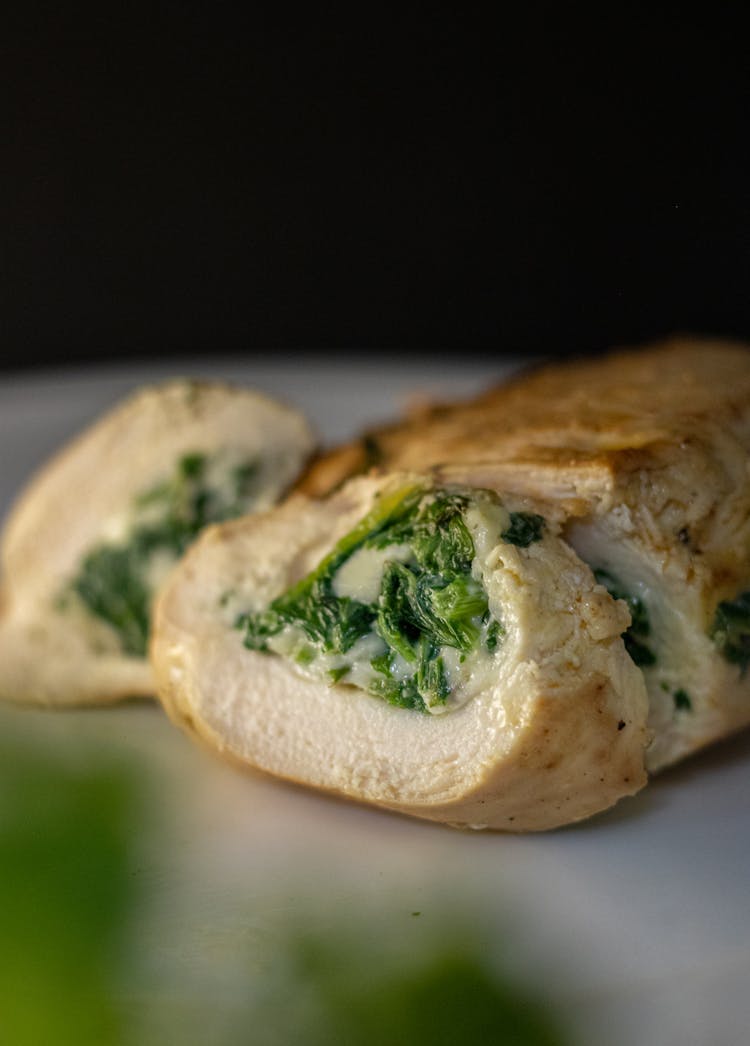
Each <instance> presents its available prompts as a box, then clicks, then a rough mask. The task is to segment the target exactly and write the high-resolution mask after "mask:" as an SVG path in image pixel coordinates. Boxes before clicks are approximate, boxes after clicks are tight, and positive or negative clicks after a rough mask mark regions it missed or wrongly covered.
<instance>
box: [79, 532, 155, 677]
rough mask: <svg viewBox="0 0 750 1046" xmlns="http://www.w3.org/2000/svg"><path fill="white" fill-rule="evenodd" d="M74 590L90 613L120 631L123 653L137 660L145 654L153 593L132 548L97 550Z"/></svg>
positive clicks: (83, 565) (84, 568)
mask: <svg viewBox="0 0 750 1046" xmlns="http://www.w3.org/2000/svg"><path fill="white" fill-rule="evenodd" d="M72 587H73V590H74V592H76V594H77V595H78V596H79V597H80V599H82V600H83V602H84V604H85V605H86V606H87V607H88V609H89V611H90V612H91V613H92V614H94V615H95V616H96V617H98V618H101V620H103V621H105V622H106V623H107V624H108V625H111V627H112V628H113V629H114V630H115V632H117V635H118V636H119V639H120V645H121V646H122V650H123V653H125V654H129V655H132V656H134V657H142V656H143V655H144V654H145V653H146V645H147V642H148V616H149V615H148V608H149V596H150V593H149V591H148V589H147V587H146V585H145V582H144V580H143V577H142V575H141V571H140V569H139V561H138V559H137V555H136V554H134V552H133V550H132V548H117V547H115V546H108V545H102V546H101V547H100V548H97V549H94V551H93V552H90V553H89V555H88V556H86V558H85V559H84V561H83V563H82V564H81V567H80V570H79V572H78V574H77V575H76V577H75V579H74V580H73V584H72Z"/></svg>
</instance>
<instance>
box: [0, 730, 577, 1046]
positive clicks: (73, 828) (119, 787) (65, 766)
mask: <svg viewBox="0 0 750 1046" xmlns="http://www.w3.org/2000/svg"><path fill="white" fill-rule="evenodd" d="M159 808H160V796H159V791H158V788H157V787H156V785H155V784H154V783H153V781H151V782H150V778H149V773H148V770H146V772H144V766H143V765H140V763H139V761H138V760H135V761H134V759H133V756H132V754H126V753H123V752H119V751H118V750H117V749H116V747H114V746H113V748H112V750H111V751H110V750H104V751H102V750H101V747H100V746H96V747H95V746H94V745H93V743H91V744H89V745H87V744H79V745H77V746H75V751H74V752H73V753H71V752H70V751H67V750H66V751H65V753H64V754H63V753H62V752H58V751H56V749H55V746H54V745H50V744H46V745H36V744H34V743H30V742H29V740H28V736H27V737H26V739H19V738H18V737H16V738H15V739H13V737H12V736H11V737H6V738H4V739H3V740H2V741H0V1044H1V1046H68V1044H71V1046H73V1044H75V1046H87V1044H96V1046H108V1044H113V1046H117V1044H123V1046H130V1044H133V1046H144V1044H150V1043H152V1042H153V1043H157V1042H158V1043H160V1044H164V1046H168V1044H170V1043H172V1042H174V1043H180V1044H181V1046H182V1044H190V1043H196V1044H197V1043H200V1044H201V1046H204V1044H215V1046H225V1044H226V1046H233V1044H235V1043H237V1044H239V1043H248V1044H257V1046H287V1044H289V1046H296V1044H299V1046H319V1044H320V1046H323V1044H325V1046H335V1044H338V1043H341V1044H347V1046H349V1044H351V1046H370V1044H372V1046H375V1044H386V1043H387V1044H396V1046H398V1044H401V1043H403V1044H409V1046H420V1044H422V1043H424V1044H428V1043H429V1044H430V1046H441V1044H444V1043H445V1044H448V1043H451V1044H453V1043H461V1044H472V1043H500V1044H506V1043H507V1044H512V1046H561V1044H563V1043H564V1042H567V1039H565V1038H564V1037H563V1036H562V1035H561V1034H560V1032H559V1031H558V1029H557V1026H556V1023H555V1021H554V1020H553V1019H552V1018H551V1017H550V1016H549V1013H548V1011H547V1010H546V1009H545V1008H544V1007H543V1006H541V1005H539V1002H538V1000H537V999H536V998H535V992H534V991H531V992H530V993H529V992H528V991H526V990H525V989H522V990H519V988H518V986H517V985H515V984H512V983H510V982H509V981H508V980H507V978H506V977H505V975H502V974H500V973H498V971H497V969H496V968H495V967H494V966H493V965H492V964H491V963H490V962H489V961H488V960H487V957H486V949H485V947H484V942H483V940H482V934H481V932H479V931H478V930H477V924H476V922H475V921H472V920H471V919H469V920H462V919H461V918H460V917H459V916H458V915H457V914H456V913H454V914H452V915H450V916H448V915H446V916H445V917H442V916H441V917H440V919H439V920H438V922H439V924H438V925H436V923H435V915H434V911H433V912H429V913H425V914H424V915H423V913H421V912H412V911H409V910H406V909H405V910H403V911H402V912H401V913H400V914H399V918H398V919H394V918H393V917H392V913H391V914H388V915H386V916H384V917H382V918H379V917H378V913H377V906H375V907H373V905H372V903H369V904H368V905H367V906H366V911H365V910H364V909H358V906H357V905H356V904H354V903H353V902H352V900H351V896H350V895H349V901H348V902H347V903H346V904H344V903H341V904H333V905H332V904H331V903H330V898H329V900H328V902H327V903H328V907H327V908H326V913H327V914H326V916H325V918H324V919H322V920H321V919H320V918H317V919H316V918H314V917H313V916H312V914H311V918H310V919H309V921H307V922H306V923H305V925H300V924H299V923H300V920H299V918H296V919H295V918H291V917H290V916H289V914H288V913H289V909H288V908H287V909H285V913H286V914H282V915H281V916H280V917H279V918H278V919H277V920H276V921H275V922H274V921H273V918H272V920H271V926H272V932H268V931H267V930H266V931H265V932H264V933H263V934H262V935H261V937H260V939H259V938H258V937H257V935H255V936H254V935H253V933H252V932H251V928H252V926H253V925H257V922H258V919H261V920H263V919H265V922H264V923H263V925H264V926H266V927H267V926H268V919H269V917H268V910H269V909H270V910H273V903H274V899H273V898H268V897H267V896H266V898H265V900H262V899H260V898H261V896H262V894H261V893H260V892H259V891H258V889H257V887H256V888H252V889H251V888H249V889H248V890H247V892H245V893H242V892H239V893H238V895H237V896H236V897H233V898H231V899H230V904H231V908H230V909H229V916H230V920H233V924H234V926H235V927H236V930H237V932H236V933H235V934H233V935H230V937H229V939H228V942H227V943H225V945H224V947H223V949H222V951H221V954H220V955H216V956H212V954H210V952H211V949H210V948H207V950H206V954H204V955H200V954H198V953H196V952H193V953H192V954H190V956H189V957H188V958H186V956H185V951H186V948H185V946H184V941H185V940H193V941H194V940H195V939H198V940H200V939H201V938H200V935H198V936H197V938H196V937H195V936H194V937H193V938H189V936H188V937H184V936H183V945H182V946H181V945H180V943H179V940H177V939H178V938H179V937H180V934H181V933H183V934H184V929H185V928H184V926H181V925H180V922H181V917H177V916H175V915H174V913H172V914H169V913H167V914H166V915H165V914H160V910H159V901H160V898H161V897H166V896H169V892H170V884H169V881H168V879H169V875H170V861H174V860H175V856H174V855H175V853H177V854H178V853H179V845H178V844H179V840H177V839H176V840H171V839H170V837H169V831H170V829H169V825H168V824H165V823H159V825H158V831H159V833H162V835H163V839H162V841H161V843H160V847H157V850H155V851H151V850H149V848H148V846H146V847H144V836H147V835H148V834H149V833H153V832H154V831H155V828H154V825H155V819H156V820H158V818H159ZM165 820H168V818H164V817H162V821H165ZM159 850H161V852H163V853H164V854H167V855H171V856H167V857H165V859H164V861H163V863H162V864H161V865H159V863H158V861H156V863H155V864H154V866H153V867H152V868H150V869H149V868H148V867H144V860H145V861H146V863H147V862H148V860H149V858H148V857H146V858H144V856H143V855H144V854H149V853H153V852H159ZM177 859H179V857H178V858H177ZM151 860H152V861H154V860H155V859H154V858H151ZM200 874H201V873H200V871H198V873H197V875H198V876H200ZM180 876H181V877H183V878H188V879H189V869H188V870H187V871H186V869H184V868H181V869H180ZM165 877H166V880H167V881H165ZM297 880H299V882H301V881H302V880H301V877H300V876H299V875H297ZM295 881H296V880H295V879H294V877H293V876H292V873H289V880H288V881H287V882H286V883H285V882H284V881H282V882H280V883H279V885H278V890H279V895H278V896H277V897H276V901H277V902H278V900H279V898H280V897H283V896H284V894H285V891H289V890H292V891H293V890H294V889H295V885H294V884H295ZM201 886H202V888H204V889H205V888H210V884H206V883H202V884H201ZM266 893H267V891H266ZM297 895H298V896H299V890H298V891H297ZM370 900H371V899H370ZM312 907H314V904H313V903H312V902H311V908H312ZM436 907H437V910H439V907H438V906H436ZM259 908H260V909H265V914H262V913H261V912H259V911H258V909H259ZM280 910H283V905H282V906H281V909H280ZM428 915H429V918H428V917H427V916H428ZM195 918H196V919H198V918H199V914H198V913H197V912H196V915H195ZM206 932H207V933H208V931H206ZM171 937H174V938H175V943H174V947H173V948H172V949H171V950H170V946H169V939H170V938H171ZM157 947H158V955H156V956H155V954H154V952H155V949H157ZM192 947H194V946H193V945H191V946H190V948H192ZM190 948H188V949H187V950H188V951H190ZM202 964H203V965H202ZM212 964H214V965H216V964H218V967H219V974H220V978H219V979H220V982H221V984H224V983H226V984H228V985H229V986H228V987H227V988H226V990H223V989H221V988H217V987H216V986H215V985H212V983H211V976H210V970H211V967H212ZM196 970H197V975H196ZM201 970H205V973H206V976H205V977H204V978H203V981H204V983H205V990H201V989H200V974H201ZM188 974H189V976H188ZM196 976H197V979H198V984H199V986H198V988H197V989H196V986H195V984H196ZM221 978H225V979H224V980H221ZM229 982H231V984H229Z"/></svg>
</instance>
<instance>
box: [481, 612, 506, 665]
mask: <svg viewBox="0 0 750 1046" xmlns="http://www.w3.org/2000/svg"><path fill="white" fill-rule="evenodd" d="M490 616H491V615H490V614H489V611H488V612H487V614H486V615H485V619H486V618H488V617H490ZM485 623H486V621H485ZM504 636H505V629H504V628H503V626H502V625H501V624H500V622H499V621H495V620H494V618H493V619H492V620H490V622H489V624H488V625H487V633H486V635H485V645H486V647H487V649H488V650H489V652H490V653H491V654H494V653H495V651H496V650H497V648H498V646H499V645H500V642H501V640H502V639H503V638H504Z"/></svg>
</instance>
